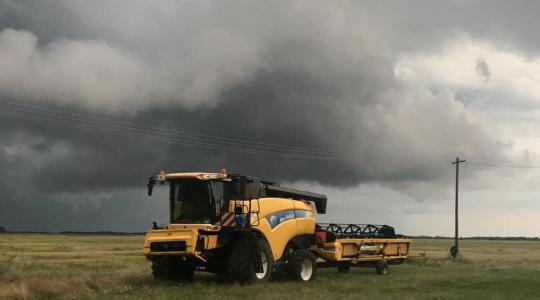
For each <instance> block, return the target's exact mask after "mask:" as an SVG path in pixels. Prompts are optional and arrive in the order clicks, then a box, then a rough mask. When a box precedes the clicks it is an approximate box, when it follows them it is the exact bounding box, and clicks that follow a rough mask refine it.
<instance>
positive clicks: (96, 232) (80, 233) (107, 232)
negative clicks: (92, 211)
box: [0, 231, 145, 235]
mask: <svg viewBox="0 0 540 300" xmlns="http://www.w3.org/2000/svg"><path fill="white" fill-rule="evenodd" d="M0 233H17V234H72V235H144V234H145V233H144V232H116V231H54V232H52V231H4V232H1V231H0Z"/></svg>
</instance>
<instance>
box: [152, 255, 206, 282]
mask: <svg viewBox="0 0 540 300" xmlns="http://www.w3.org/2000/svg"><path fill="white" fill-rule="evenodd" d="M195 268H196V265H195V263H193V262H192V261H182V259H181V258H180V257H178V256H155V257H153V258H152V275H154V278H155V279H156V280H191V279H193V273H194V271H195Z"/></svg>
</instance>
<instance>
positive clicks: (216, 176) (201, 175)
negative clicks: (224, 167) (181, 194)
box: [164, 172, 227, 180]
mask: <svg viewBox="0 0 540 300" xmlns="http://www.w3.org/2000/svg"><path fill="white" fill-rule="evenodd" d="M164 177H165V179H189V178H191V179H200V180H208V179H225V178H227V174H223V173H206V172H187V173H169V174H165V175H164Z"/></svg>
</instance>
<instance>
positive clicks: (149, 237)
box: [143, 227, 199, 255]
mask: <svg viewBox="0 0 540 300" xmlns="http://www.w3.org/2000/svg"><path fill="white" fill-rule="evenodd" d="M198 234H199V232H198V228H197V227H191V228H184V229H157V230H152V231H150V232H148V233H147V234H146V235H145V238H144V249H143V254H144V255H150V254H165V255H169V254H189V253H194V252H195V246H196V243H197V236H198ZM180 241H183V242H186V250H185V251H177V252H172V251H167V252H155V251H151V250H150V244H151V243H153V242H180Z"/></svg>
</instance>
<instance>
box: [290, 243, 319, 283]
mask: <svg viewBox="0 0 540 300" xmlns="http://www.w3.org/2000/svg"><path fill="white" fill-rule="evenodd" d="M316 272H317V264H316V257H315V255H314V254H313V253H312V252H311V251H310V250H309V249H301V250H296V251H294V252H293V253H292V254H291V256H290V257H289V259H288V264H287V273H289V276H290V277H291V278H292V279H294V280H297V281H301V282H306V281H310V280H313V278H315V274H316Z"/></svg>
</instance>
